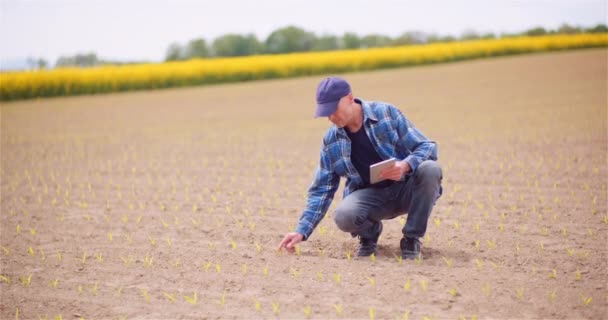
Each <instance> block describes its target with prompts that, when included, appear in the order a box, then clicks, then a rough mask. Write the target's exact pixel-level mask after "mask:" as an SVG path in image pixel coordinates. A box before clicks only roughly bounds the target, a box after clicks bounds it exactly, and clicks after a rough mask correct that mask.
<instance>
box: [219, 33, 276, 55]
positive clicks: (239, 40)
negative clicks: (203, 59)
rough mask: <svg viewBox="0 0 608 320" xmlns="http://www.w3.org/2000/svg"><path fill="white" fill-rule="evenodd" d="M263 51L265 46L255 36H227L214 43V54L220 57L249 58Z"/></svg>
mask: <svg viewBox="0 0 608 320" xmlns="http://www.w3.org/2000/svg"><path fill="white" fill-rule="evenodd" d="M263 51H264V48H263V45H262V44H261V43H260V41H259V40H258V38H257V37H256V36H255V35H253V34H248V35H246V36H243V35H240V34H227V35H223V36H221V37H219V38H217V39H215V40H214V41H213V52H214V54H215V55H216V56H219V57H236V56H248V55H254V54H259V53H261V52H263Z"/></svg>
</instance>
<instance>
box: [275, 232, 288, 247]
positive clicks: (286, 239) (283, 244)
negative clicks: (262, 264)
mask: <svg viewBox="0 0 608 320" xmlns="http://www.w3.org/2000/svg"><path fill="white" fill-rule="evenodd" d="M288 241H289V235H287V236H285V237H284V238H283V240H282V241H281V244H279V247H278V248H277V250H281V248H285V245H286V244H287V242H288Z"/></svg>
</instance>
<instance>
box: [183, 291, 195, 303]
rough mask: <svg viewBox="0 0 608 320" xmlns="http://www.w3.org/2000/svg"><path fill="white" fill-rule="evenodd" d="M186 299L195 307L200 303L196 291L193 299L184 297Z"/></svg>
mask: <svg viewBox="0 0 608 320" xmlns="http://www.w3.org/2000/svg"><path fill="white" fill-rule="evenodd" d="M184 299H186V302H188V303H189V304H192V305H194V304H196V303H197V302H198V294H197V293H196V291H195V292H194V294H193V295H192V297H189V296H184Z"/></svg>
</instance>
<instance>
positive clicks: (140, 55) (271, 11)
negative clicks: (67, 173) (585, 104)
mask: <svg viewBox="0 0 608 320" xmlns="http://www.w3.org/2000/svg"><path fill="white" fill-rule="evenodd" d="M607 2H608V0H569V1H567V0H485V1H482V0H426V1H425V0H416V1H409V0H373V1H372V0H369V1H363V0H305V1H296V0H258V1H247V0H215V1H205V0H199V1H195V0H164V1H163V0H54V1H52V0H47V1H43V0H0V46H1V47H0V60H8V59H16V58H19V59H21V58H25V57H27V56H33V57H42V58H44V59H46V60H48V61H49V62H50V63H51V65H54V63H55V61H56V60H57V58H58V57H59V56H61V55H74V54H76V53H86V52H95V53H97V55H98V57H101V58H104V59H115V60H123V61H125V60H148V61H161V60H163V59H164V56H165V52H166V50H167V48H168V46H169V44H171V43H172V42H178V43H180V44H182V45H183V44H185V43H186V42H187V41H189V40H191V39H193V38H199V37H202V38H205V39H206V40H207V41H208V42H211V41H212V40H213V39H214V38H215V37H217V36H220V35H223V34H226V33H239V34H246V33H254V34H255V35H257V36H258V39H260V40H262V41H263V40H264V39H265V38H266V37H267V36H268V35H269V34H270V32H272V31H273V30H275V29H277V28H279V27H284V26H287V25H296V26H298V27H301V28H303V29H305V30H308V31H313V32H315V33H317V34H322V33H331V34H335V35H341V34H343V33H344V32H346V31H351V32H355V33H358V34H359V35H364V34H369V33H381V34H386V35H389V36H397V35H399V34H401V33H403V32H405V31H423V32H436V33H439V34H441V35H455V36H457V35H460V34H462V32H464V31H466V30H474V31H477V32H494V33H502V32H521V31H524V30H526V29H529V28H532V27H535V26H542V27H545V28H552V29H555V28H557V27H558V26H559V25H561V24H562V23H568V24H571V25H580V26H584V27H591V26H595V25H596V24H598V23H604V24H606V23H607V16H608V12H607V10H608V9H607Z"/></svg>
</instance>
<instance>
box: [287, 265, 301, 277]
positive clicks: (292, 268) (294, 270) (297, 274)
mask: <svg viewBox="0 0 608 320" xmlns="http://www.w3.org/2000/svg"><path fill="white" fill-rule="evenodd" d="M289 271H290V272H291V275H292V276H293V277H294V278H297V277H298V276H299V275H300V272H299V271H298V270H296V269H295V268H294V267H290V268H289Z"/></svg>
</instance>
